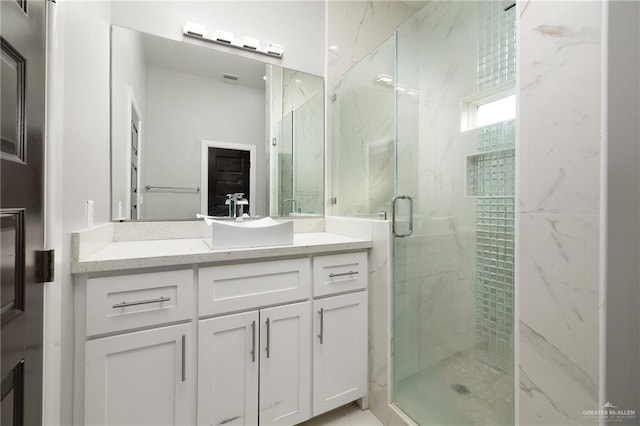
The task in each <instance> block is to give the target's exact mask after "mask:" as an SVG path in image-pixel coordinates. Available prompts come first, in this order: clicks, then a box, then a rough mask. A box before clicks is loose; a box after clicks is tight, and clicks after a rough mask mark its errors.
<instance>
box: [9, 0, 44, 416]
mask: <svg viewBox="0 0 640 426" xmlns="http://www.w3.org/2000/svg"><path fill="white" fill-rule="evenodd" d="M0 8H1V9H0V16H1V21H0V36H1V45H2V46H1V47H2V60H1V66H2V69H1V70H0V92H1V103H2V104H1V108H2V109H1V111H2V120H1V122H2V123H1V127H0V139H1V141H2V143H1V148H0V177H1V179H0V216H1V217H0V232H1V234H0V246H1V247H0V249H1V251H0V273H1V276H0V280H1V282H2V287H1V295H0V298H1V300H2V308H1V309H2V312H1V316H0V323H1V338H0V346H1V357H2V360H1V364H2V367H1V376H2V382H1V391H2V392H1V395H2V408H1V409H2V412H1V415H2V426H5V425H41V424H42V301H43V285H42V282H41V277H40V273H39V271H40V269H41V268H40V266H41V265H40V260H41V254H42V250H43V248H44V225H43V223H44V214H43V188H44V163H43V161H44V134H45V132H44V123H45V34H46V32H45V2H44V0H39V1H36V0H2V1H0Z"/></svg>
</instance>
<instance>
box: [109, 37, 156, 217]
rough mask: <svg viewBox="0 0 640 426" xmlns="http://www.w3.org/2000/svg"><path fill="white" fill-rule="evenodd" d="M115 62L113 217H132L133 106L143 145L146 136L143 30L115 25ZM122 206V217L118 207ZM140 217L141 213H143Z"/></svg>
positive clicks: (113, 82) (112, 112)
mask: <svg viewBox="0 0 640 426" xmlns="http://www.w3.org/2000/svg"><path fill="white" fill-rule="evenodd" d="M112 43H113V46H112V50H111V55H112V61H111V69H112V74H111V96H112V97H111V132H112V135H111V164H112V165H111V188H112V192H111V203H112V204H111V205H112V206H113V210H112V212H111V217H112V218H113V219H114V220H118V219H128V218H130V217H131V216H130V211H131V198H130V188H131V171H130V170H131V120H132V118H131V105H132V103H133V104H134V105H135V107H136V108H138V109H139V111H138V114H139V115H140V116H139V118H140V121H141V123H142V125H141V126H140V129H138V135H139V141H138V145H139V147H144V145H145V136H146V117H145V111H146V91H147V66H146V64H145V56H144V49H143V46H142V38H141V37H140V33H138V32H135V31H129V30H127V29H125V28H120V27H114V28H113V34H112ZM119 205H121V206H122V216H120V215H119V211H118V206H119ZM139 217H140V216H139Z"/></svg>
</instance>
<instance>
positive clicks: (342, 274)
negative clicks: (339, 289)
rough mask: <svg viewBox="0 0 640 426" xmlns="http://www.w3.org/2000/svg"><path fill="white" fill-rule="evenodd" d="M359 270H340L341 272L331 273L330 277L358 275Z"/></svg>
mask: <svg viewBox="0 0 640 426" xmlns="http://www.w3.org/2000/svg"><path fill="white" fill-rule="evenodd" d="M357 273H358V271H349V272H340V273H339V274H329V278H334V277H344V276H345V275H356V274H357Z"/></svg>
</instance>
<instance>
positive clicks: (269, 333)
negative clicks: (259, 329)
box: [264, 318, 271, 358]
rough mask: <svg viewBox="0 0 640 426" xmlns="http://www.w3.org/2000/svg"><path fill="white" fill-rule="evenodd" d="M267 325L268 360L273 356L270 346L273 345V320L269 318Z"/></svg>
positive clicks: (266, 349)
mask: <svg viewBox="0 0 640 426" xmlns="http://www.w3.org/2000/svg"><path fill="white" fill-rule="evenodd" d="M265 323H266V324H267V344H266V346H265V348H264V350H265V351H266V352H267V358H269V356H270V355H271V350H270V348H269V346H270V344H271V320H270V319H269V318H267V320H266V321H265Z"/></svg>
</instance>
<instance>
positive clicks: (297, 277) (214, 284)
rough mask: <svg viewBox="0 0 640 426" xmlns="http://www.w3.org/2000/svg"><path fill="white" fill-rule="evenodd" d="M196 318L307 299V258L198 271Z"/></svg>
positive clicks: (308, 269)
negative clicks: (197, 316)
mask: <svg viewBox="0 0 640 426" xmlns="http://www.w3.org/2000/svg"><path fill="white" fill-rule="evenodd" d="M198 290H199V291H198V294H199V296H198V315H199V316H206V315H214V314H222V313H225V312H232V311H240V310H244V309H251V308H257V307H260V306H268V305H274V304H278V303H286V302H293V301H296V300H304V299H308V298H309V297H310V295H311V265H310V261H309V259H308V258H304V259H288V260H277V261H273V262H258V263H242V264H237V265H223V266H212V267H207V268H201V269H200V272H199V278H198Z"/></svg>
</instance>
